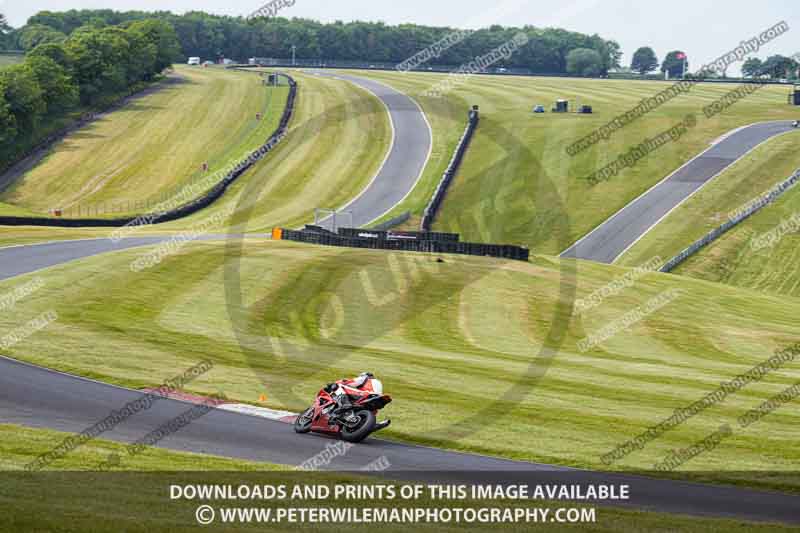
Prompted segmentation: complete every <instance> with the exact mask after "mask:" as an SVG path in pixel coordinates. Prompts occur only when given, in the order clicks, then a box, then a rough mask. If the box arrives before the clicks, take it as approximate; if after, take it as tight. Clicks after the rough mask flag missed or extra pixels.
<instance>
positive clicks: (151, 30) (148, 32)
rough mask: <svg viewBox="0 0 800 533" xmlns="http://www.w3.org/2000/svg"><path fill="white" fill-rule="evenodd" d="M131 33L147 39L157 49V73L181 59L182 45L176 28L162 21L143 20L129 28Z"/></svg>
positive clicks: (155, 67)
mask: <svg viewBox="0 0 800 533" xmlns="http://www.w3.org/2000/svg"><path fill="white" fill-rule="evenodd" d="M128 30H129V31H130V32H134V33H135V34H137V35H141V36H143V37H144V38H146V39H147V40H148V41H149V42H150V43H151V44H152V45H153V46H154V47H155V53H156V55H155V66H154V69H155V72H161V71H162V70H164V69H165V68H167V67H169V66H170V65H172V64H173V63H174V62H175V61H177V60H178V59H180V56H181V45H180V42H179V41H178V36H177V34H176V32H175V28H173V27H172V25H170V24H169V23H167V22H164V21H162V20H155V19H150V20H142V21H137V22H134V23H133V24H131V25H130V27H129V28H128Z"/></svg>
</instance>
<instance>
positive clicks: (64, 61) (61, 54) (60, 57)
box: [26, 43, 72, 71]
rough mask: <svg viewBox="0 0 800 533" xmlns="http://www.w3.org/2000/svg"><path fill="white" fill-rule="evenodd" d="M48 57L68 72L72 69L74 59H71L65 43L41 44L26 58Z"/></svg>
mask: <svg viewBox="0 0 800 533" xmlns="http://www.w3.org/2000/svg"><path fill="white" fill-rule="evenodd" d="M38 56H42V57H47V58H50V59H52V60H53V61H55V62H56V63H58V64H59V65H61V66H62V67H64V69H66V70H67V71H70V70H71V69H72V58H70V57H69V54H68V53H67V50H66V48H64V43H45V44H40V45H39V46H37V47H36V48H34V49H33V50H31V51H30V52H28V53H27V54H26V57H28V58H31V57H38Z"/></svg>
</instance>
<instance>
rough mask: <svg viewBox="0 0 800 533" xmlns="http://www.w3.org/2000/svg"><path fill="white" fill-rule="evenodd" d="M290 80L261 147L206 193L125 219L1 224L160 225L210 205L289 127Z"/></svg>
mask: <svg viewBox="0 0 800 533" xmlns="http://www.w3.org/2000/svg"><path fill="white" fill-rule="evenodd" d="M284 76H286V77H287V78H288V80H289V96H288V97H287V99H286V107H285V108H284V110H283V115H282V116H281V121H280V124H278V127H277V128H276V129H275V132H274V133H273V134H272V135H271V136H270V137H269V139H267V142H266V143H264V144H263V145H262V146H261V147H260V148H258V149H257V150H255V151H253V152H252V153H251V154H250V155H249V156H248V157H247V158H246V159H243V160H242V161H240V162H239V163H238V164H237V165H236V166H235V167H234V168H233V170H231V171H230V172H229V173H228V174H226V175H225V177H224V178H223V179H222V180H221V181H220V182H219V183H217V184H216V185H214V186H213V187H212V188H211V189H210V190H209V191H208V192H206V193H205V194H203V195H202V196H200V197H199V198H196V199H194V200H191V201H189V202H188V203H186V204H183V205H181V206H179V207H177V208H175V209H171V210H169V211H164V212H161V213H151V214H146V215H138V216H129V217H124V218H95V219H92V218H47V217H13V216H6V217H0V226H50V227H64V228H92V227H114V228H118V227H123V226H143V225H150V224H160V223H163V222H170V221H172V220H178V219H180V218H184V217H187V216H189V215H192V214H194V213H197V212H198V211H200V210H202V209H204V208H206V207H208V206H210V205H211V204H213V203H214V202H216V201H217V200H218V199H219V198H220V197H221V196H222V195H223V194H225V191H226V190H228V187H230V185H231V184H232V183H233V182H234V181H236V180H237V179H238V178H239V176H241V175H242V174H244V173H245V171H247V170H248V169H249V168H250V167H252V166H253V165H254V164H255V163H256V162H257V161H258V160H260V159H261V158H263V157H264V156H265V155H267V154H268V153H269V152H271V151H272V149H273V148H275V146H277V145H278V144H279V143H280V141H281V140H282V139H283V137H284V136H285V135H286V131H287V130H288V126H289V121H290V120H291V118H292V114H293V113H294V107H295V101H296V100H297V82H295V80H294V78H292V77H291V76H289V75H288V74H284Z"/></svg>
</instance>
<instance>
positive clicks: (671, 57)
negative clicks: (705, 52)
mask: <svg viewBox="0 0 800 533" xmlns="http://www.w3.org/2000/svg"><path fill="white" fill-rule="evenodd" d="M661 72H669V77H670V78H681V77H683V75H684V74H688V73H689V59H688V58H687V57H686V52H682V51H680V50H675V51H674V52H670V53H669V54H667V57H666V58H664V63H662V64H661Z"/></svg>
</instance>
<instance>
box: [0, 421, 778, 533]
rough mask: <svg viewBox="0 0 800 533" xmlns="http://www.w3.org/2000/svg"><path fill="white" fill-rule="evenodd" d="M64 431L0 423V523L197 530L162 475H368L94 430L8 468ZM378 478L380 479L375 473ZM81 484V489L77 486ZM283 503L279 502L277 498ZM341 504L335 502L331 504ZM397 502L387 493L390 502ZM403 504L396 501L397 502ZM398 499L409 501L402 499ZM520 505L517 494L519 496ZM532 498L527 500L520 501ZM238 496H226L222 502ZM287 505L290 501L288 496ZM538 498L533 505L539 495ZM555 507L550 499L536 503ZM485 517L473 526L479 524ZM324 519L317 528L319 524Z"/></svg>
mask: <svg viewBox="0 0 800 533" xmlns="http://www.w3.org/2000/svg"><path fill="white" fill-rule="evenodd" d="M67 436H68V434H66V433H61V432H56V431H49V430H41V429H31V428H24V427H21V426H13V425H5V424H0V470H4V471H6V472H5V473H4V474H3V475H4V483H3V484H1V485H0V504H2V505H3V507H4V512H3V513H2V514H0V530H2V531H60V532H64V533H72V532H83V531H97V532H105V531H108V532H114V533H116V532H118V531H129V532H134V531H142V532H146V531H155V530H164V529H168V530H169V531H197V526H196V525H195V521H194V512H195V509H196V507H197V505H198V503H197V502H187V501H171V500H169V499H168V494H169V490H168V487H169V485H170V484H182V485H186V484H197V483H202V484H211V483H215V484H223V485H224V484H233V485H239V484H242V483H245V482H247V483H250V484H256V483H260V484H263V485H270V484H271V485H277V484H285V485H287V486H289V487H291V486H293V485H295V484H297V483H302V484H306V485H311V484H324V485H327V486H333V485H334V484H337V483H348V484H352V483H359V482H360V483H367V482H368V480H367V478H364V477H356V476H354V475H344V474H329V473H313V472H303V473H301V474H292V473H290V472H288V471H287V469H285V468H283V467H278V466H275V465H270V464H267V463H255V462H247V461H239V460H231V459H223V458H219V457H212V456H207V455H197V454H190V453H181V452H173V451H166V450H161V449H148V450H147V451H145V452H144V453H142V454H140V455H137V456H135V457H129V456H128V455H127V454H126V451H125V447H124V446H123V445H121V444H117V443H113V442H109V441H105V440H95V441H92V442H91V443H89V444H87V445H84V446H83V447H81V448H78V449H77V450H75V451H74V452H72V453H71V454H69V455H68V456H67V457H65V458H64V459H62V460H60V461H58V462H57V463H54V465H53V467H52V470H53V471H49V472H47V473H43V474H34V475H30V474H27V475H17V474H14V473H10V472H8V471H14V470H18V469H21V468H22V467H24V465H25V464H27V463H28V462H29V461H30V459H31V457H32V456H35V455H37V454H41V453H47V452H49V451H50V450H51V449H52V447H53V445H54V443H57V442H61V441H62V440H63V439H64V438H66V437H67ZM114 454H115V455H118V456H120V457H121V461H122V462H121V464H120V467H119V468H118V469H116V470H115V471H114V473H112V474H96V473H91V472H93V468H96V465H100V464H105V462H106V460H107V458H108V456H109V455H114ZM381 482H383V481H381ZM76 484H80V490H76V488H75V487H76ZM380 503H381V502H375V501H355V502H351V503H350V505H348V506H349V507H362V506H363V507H371V506H381V505H380ZM284 505H285V504H284ZM337 505H341V504H337ZM396 505H398V504H397V503H392V506H396ZM400 505H404V504H402V503H401V504H400ZM405 505H408V504H407V503H406V504H405ZM413 505H415V506H425V507H427V506H437V507H442V506H444V502H436V503H434V502H432V501H430V500H427V499H423V500H421V501H416V502H413ZM458 505H459V507H464V506H466V507H480V506H485V502H474V501H459V502H458ZM498 505H499V506H502V507H516V506H518V505H520V503H519V502H516V503H515V502H498ZM523 505H524V504H523ZM529 505H533V504H529ZM234 506H237V505H236V502H232V504H231V507H234ZM253 506H255V507H265V508H266V507H277V505H275V504H273V503H271V502H254V503H253ZM295 506H297V503H296V502H295ZM306 506H309V507H322V506H325V502H324V501H314V502H312V503H311V504H310V505H309V504H306ZM539 506H542V504H541V503H539ZM544 506H546V507H551V508H554V507H555V506H554V505H547V504H546V503H545V504H544ZM596 516H597V518H596V520H597V521H596V523H595V524H591V525H590V526H589V525H588V524H587V525H586V527H591V530H592V531H595V532H598V533H600V532H609V533H611V532H616V531H622V530H624V531H632V532H639V531H648V532H653V531H655V532H661V531H663V532H667V531H675V528H678V529H679V530H680V531H697V532H712V533H716V532H720V533H722V532H725V533H728V532H732V533H747V532H761V531H791V528H789V527H787V526H781V525H777V524H754V523H747V522H740V521H732V520H715V519H704V518H697V517H685V516H675V515H664V514H658V513H650V512H637V511H630V510H621V509H616V508H606V507H600V508H598V509H597V515H596ZM407 527H408V526H407V525H393V524H382V525H381V530H382V531H390V532H392V531H398V532H399V531H407V530H408V529H407ZM484 527H485V526H481V529H480V530H485V529H483V528H484ZM519 527H520V526H514V525H499V526H498V525H495V526H494V527H493V528H492V529H493V530H499V531H519ZM575 527H576V526H575V525H569V524H546V525H544V526H541V525H540V526H538V527H537V526H536V525H534V524H530V525H526V526H525V530H526V531H538V530H542V531H545V530H546V531H574V529H575ZM323 528H324V529H323ZM254 529H259V530H263V529H264V525H255V524H254V525H251V526H249V527H248V526H238V527H237V526H228V527H225V526H222V525H220V524H216V525H215V526H214V530H215V531H242V530H248V531H249V530H254ZM329 529H330V525H324V526H323V525H315V524H291V525H289V524H287V525H285V526H279V525H275V524H272V525H270V526H269V530H270V531H298V530H302V531H322V530H329ZM348 529H351V530H354V531H362V530H363V531H373V530H374V525H364V524H362V525H358V524H349V525H348ZM415 529H418V530H421V531H469V530H477V529H470V528H469V526H465V525H461V526H456V525H443V524H435V525H432V524H420V525H416V526H415Z"/></svg>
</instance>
